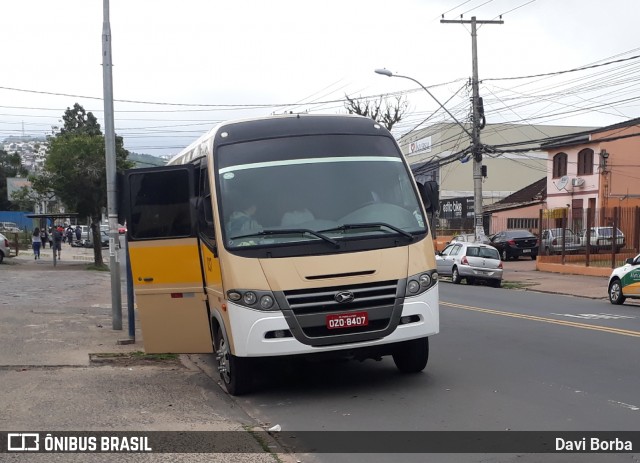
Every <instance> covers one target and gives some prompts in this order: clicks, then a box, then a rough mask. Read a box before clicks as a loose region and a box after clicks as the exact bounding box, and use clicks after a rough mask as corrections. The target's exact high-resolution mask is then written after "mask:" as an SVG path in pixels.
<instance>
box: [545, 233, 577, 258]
mask: <svg viewBox="0 0 640 463" xmlns="http://www.w3.org/2000/svg"><path fill="white" fill-rule="evenodd" d="M564 237H565V239H564V252H565V253H569V252H578V251H580V249H582V246H581V245H580V237H579V236H578V235H576V234H575V233H574V232H573V230H571V229H570V228H565V229H564ZM541 252H542V253H543V254H546V255H547V256H550V255H551V254H561V253H562V228H550V229H546V230H542V244H541Z"/></svg>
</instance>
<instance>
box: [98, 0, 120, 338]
mask: <svg viewBox="0 0 640 463" xmlns="http://www.w3.org/2000/svg"><path fill="white" fill-rule="evenodd" d="M102 8H103V22H102V81H103V92H104V125H105V130H104V143H105V162H106V171H107V214H108V217H109V270H110V272H111V317H112V328H113V329H114V330H121V329H122V296H121V293H120V263H119V262H118V249H117V248H116V240H119V239H120V238H119V237H118V211H117V208H116V201H117V200H116V196H117V195H116V133H115V127H114V120H113V76H112V67H113V64H112V62H111V24H110V23H109V0H103V2H102Z"/></svg>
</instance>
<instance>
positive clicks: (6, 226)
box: [0, 222, 22, 233]
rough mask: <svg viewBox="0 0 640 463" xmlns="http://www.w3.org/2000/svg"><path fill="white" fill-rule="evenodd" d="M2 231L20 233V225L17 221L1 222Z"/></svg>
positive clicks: (0, 228) (0, 229)
mask: <svg viewBox="0 0 640 463" xmlns="http://www.w3.org/2000/svg"><path fill="white" fill-rule="evenodd" d="M0 231H3V232H5V233H20V232H21V231H22V230H20V227H18V224H16V223H15V222H0Z"/></svg>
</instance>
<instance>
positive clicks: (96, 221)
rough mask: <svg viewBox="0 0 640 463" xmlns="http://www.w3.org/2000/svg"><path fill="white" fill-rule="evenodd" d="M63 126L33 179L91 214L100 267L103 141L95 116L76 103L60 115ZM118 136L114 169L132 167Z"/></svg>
mask: <svg viewBox="0 0 640 463" xmlns="http://www.w3.org/2000/svg"><path fill="white" fill-rule="evenodd" d="M63 120H64V127H62V128H61V129H60V130H59V131H58V133H57V134H56V135H55V136H53V137H51V138H50V139H49V154H48V156H47V160H46V161H45V164H44V172H43V175H41V176H40V177H38V179H37V180H36V181H34V189H36V190H37V191H38V192H40V193H45V192H46V191H47V190H50V191H52V192H54V193H55V195H56V196H57V197H58V198H59V199H60V200H61V201H62V202H63V203H64V204H65V205H66V206H67V208H68V209H69V210H70V211H74V212H77V213H78V214H79V215H80V216H88V217H91V231H92V236H93V251H94V252H93V254H94V261H95V264H96V265H97V266H102V265H103V261H102V246H101V239H100V219H101V215H102V209H103V208H104V207H106V206H107V179H106V177H107V175H106V162H105V140H104V136H103V135H102V132H101V131H100V125H99V124H98V123H97V119H96V118H95V116H94V115H93V114H92V113H91V112H88V113H87V112H85V110H84V108H83V107H82V106H81V105H79V104H78V103H76V104H75V105H74V106H73V109H69V108H67V110H66V111H65V114H64V116H63ZM128 154H129V152H128V151H127V150H126V149H125V148H124V142H123V140H122V137H116V170H117V171H122V170H124V169H128V168H130V167H132V165H131V163H130V162H129V161H128V160H127V156H128Z"/></svg>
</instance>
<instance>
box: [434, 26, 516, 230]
mask: <svg viewBox="0 0 640 463" xmlns="http://www.w3.org/2000/svg"><path fill="white" fill-rule="evenodd" d="M501 18H502V17H501ZM440 22H441V23H456V24H471V60H472V67H473V77H472V79H471V86H472V88H473V103H472V109H473V128H472V130H471V133H472V135H473V136H472V140H471V143H472V148H473V211H474V213H473V215H474V228H475V234H476V241H480V240H483V239H485V234H484V226H483V219H482V144H481V143H480V129H481V127H480V92H479V89H478V82H479V81H478V44H477V37H478V34H477V28H476V26H477V24H504V21H503V20H502V19H500V20H499V21H494V20H491V21H489V20H480V21H479V20H477V19H476V17H475V16H472V17H471V19H470V20H467V19H441V20H440Z"/></svg>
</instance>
